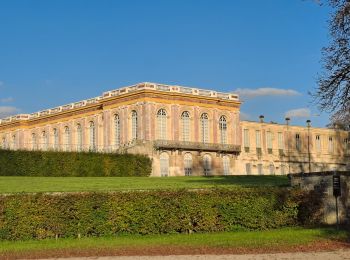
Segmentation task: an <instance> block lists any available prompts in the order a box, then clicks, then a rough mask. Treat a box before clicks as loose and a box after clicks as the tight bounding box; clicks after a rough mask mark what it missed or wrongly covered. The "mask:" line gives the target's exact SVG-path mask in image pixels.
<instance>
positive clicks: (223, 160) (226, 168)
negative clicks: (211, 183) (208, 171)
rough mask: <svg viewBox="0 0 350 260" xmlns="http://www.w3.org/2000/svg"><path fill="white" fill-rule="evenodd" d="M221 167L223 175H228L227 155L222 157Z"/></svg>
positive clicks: (228, 162)
mask: <svg viewBox="0 0 350 260" xmlns="http://www.w3.org/2000/svg"><path fill="white" fill-rule="evenodd" d="M222 166H223V170H224V175H230V158H229V157H228V156H227V155H225V156H224V157H222Z"/></svg>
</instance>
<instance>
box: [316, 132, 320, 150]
mask: <svg viewBox="0 0 350 260" xmlns="http://www.w3.org/2000/svg"><path fill="white" fill-rule="evenodd" d="M315 138H316V150H317V152H321V137H320V136H319V135H316V137H315Z"/></svg>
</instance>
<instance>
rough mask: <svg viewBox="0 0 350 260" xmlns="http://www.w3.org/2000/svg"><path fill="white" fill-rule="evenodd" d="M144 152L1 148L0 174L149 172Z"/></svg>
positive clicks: (134, 173)
mask: <svg viewBox="0 0 350 260" xmlns="http://www.w3.org/2000/svg"><path fill="white" fill-rule="evenodd" d="M151 171H152V163H151V160H150V159H149V158H148V157H147V156H145V155H133V154H114V153H92V152H89V153H82V152H79V153H78V152H53V151H47V152H44V151H13V150H0V176H54V177H62V176H63V177H64V176H149V175H150V174H151Z"/></svg>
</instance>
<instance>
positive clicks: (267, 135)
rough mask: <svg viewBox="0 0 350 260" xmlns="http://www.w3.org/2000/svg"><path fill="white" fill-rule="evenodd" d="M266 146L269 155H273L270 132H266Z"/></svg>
mask: <svg viewBox="0 0 350 260" xmlns="http://www.w3.org/2000/svg"><path fill="white" fill-rule="evenodd" d="M266 145H267V150H268V152H269V153H272V133H271V132H270V131H267V132H266Z"/></svg>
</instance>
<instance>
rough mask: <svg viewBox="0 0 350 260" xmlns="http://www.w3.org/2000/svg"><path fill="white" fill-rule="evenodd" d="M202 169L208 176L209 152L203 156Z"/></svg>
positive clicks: (209, 168)
mask: <svg viewBox="0 0 350 260" xmlns="http://www.w3.org/2000/svg"><path fill="white" fill-rule="evenodd" d="M203 170H204V175H205V176H208V175H210V173H211V157H210V155H209V154H205V155H204V156H203Z"/></svg>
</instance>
